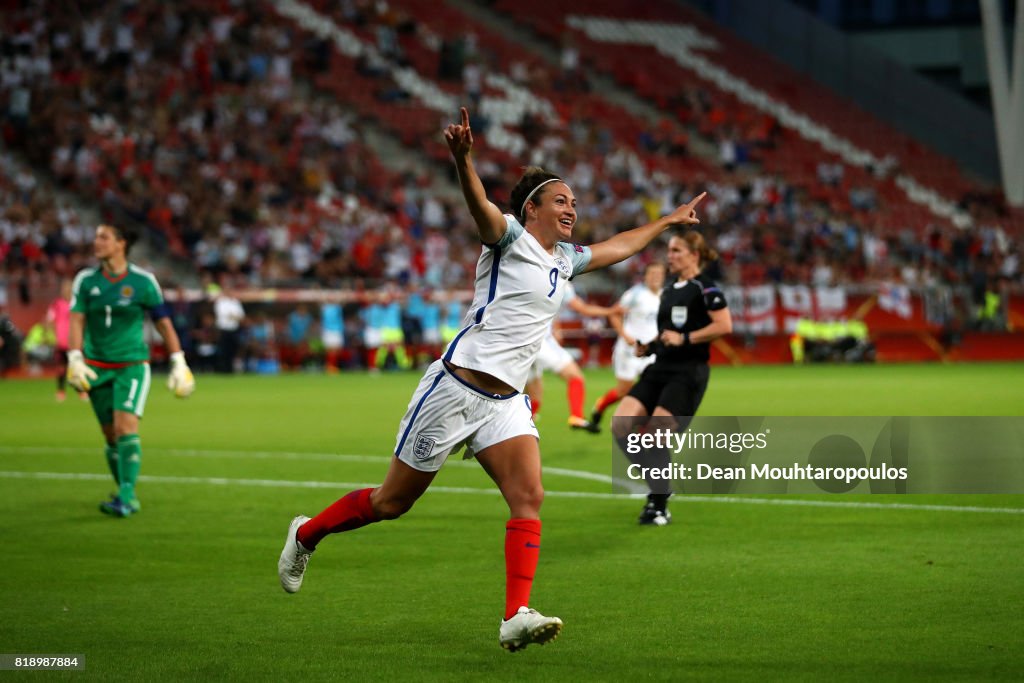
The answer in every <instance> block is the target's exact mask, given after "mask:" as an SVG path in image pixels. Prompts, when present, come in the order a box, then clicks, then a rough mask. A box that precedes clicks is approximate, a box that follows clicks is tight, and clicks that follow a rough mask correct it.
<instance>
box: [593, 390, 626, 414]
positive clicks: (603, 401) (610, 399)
mask: <svg viewBox="0 0 1024 683" xmlns="http://www.w3.org/2000/svg"><path fill="white" fill-rule="evenodd" d="M620 398H622V397H621V396H619V392H617V391H615V389H614V388H611V389H609V390H608V393H606V394H605V395H604V396H602V397H601V398H599V399H597V405H596V406H595V408H596V410H597V412H599V413H603V412H604V411H605V410H606V409H607V408H608V407H609V406H613V405H615V403H616V402H617V401H618V400H619V399H620Z"/></svg>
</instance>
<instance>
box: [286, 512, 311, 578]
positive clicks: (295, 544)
mask: <svg viewBox="0 0 1024 683" xmlns="http://www.w3.org/2000/svg"><path fill="white" fill-rule="evenodd" d="M308 521H309V517H306V516H305V515H299V516H298V517H296V518H295V519H293V520H292V523H291V524H290V525H288V536H287V537H286V538H285V539H284V550H282V551H281V558H280V559H279V560H278V561H277V575H278V576H279V577H280V579H281V588H283V589H285V591H286V592H288V593H298V592H299V589H300V588H302V577H303V575H304V574H305V573H306V564H307V563H308V562H309V556H310V555H312V554H313V551H312V550H306V549H305V548H303V547H302V544H301V543H299V541H298V539H297V538H295V533H296V532H297V531H298V530H299V527H300V526H302V525H303V524H305V523H306V522H308Z"/></svg>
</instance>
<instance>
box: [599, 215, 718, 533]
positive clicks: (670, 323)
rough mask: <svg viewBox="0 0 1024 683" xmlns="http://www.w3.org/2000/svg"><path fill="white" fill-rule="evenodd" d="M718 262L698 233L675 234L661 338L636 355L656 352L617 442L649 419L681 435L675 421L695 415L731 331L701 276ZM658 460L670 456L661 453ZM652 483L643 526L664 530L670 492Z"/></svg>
mask: <svg viewBox="0 0 1024 683" xmlns="http://www.w3.org/2000/svg"><path fill="white" fill-rule="evenodd" d="M717 258H718V253H717V252H716V251H715V250H714V249H712V248H710V247H709V246H708V245H707V243H706V242H705V241H704V237H703V236H702V235H701V234H700V233H699V232H696V231H695V230H689V231H687V232H685V233H680V234H677V235H673V236H672V238H671V239H670V240H669V242H668V269H669V271H671V272H672V273H675V274H676V276H677V277H676V279H675V281H673V282H671V283H670V284H669V285H667V286H666V287H665V289H663V290H662V292H661V303H660V305H659V307H658V337H657V339H655V340H653V341H652V342H651V343H649V344H646V343H640V342H639V341H638V342H637V354H638V355H640V356H646V355H649V354H652V353H653V354H656V355H657V357H656V359H655V361H654V363H652V364H651V365H649V366H648V367H647V368H646V369H645V370H644V371H643V374H642V375H641V376H640V381H638V382H637V383H636V384H635V385H633V388H632V389H630V391H629V395H628V396H626V397H625V398H624V399H622V403H620V404H619V407H618V409H617V410H616V411H615V417H619V418H621V417H625V418H633V419H630V420H618V421H616V422H615V423H614V424H613V425H612V429H613V431H614V432H615V437H616V438H617V439H620V440H621V439H623V438H625V436H626V435H625V434H624V433H621V432H622V431H623V430H624V429H626V428H629V427H635V426H636V425H637V422H640V421H642V420H644V419H646V418H649V417H653V418H655V419H657V420H659V422H666V424H663V425H660V426H664V427H666V428H669V429H674V430H680V431H682V430H683V429H685V425H677V424H675V422H676V421H675V419H674V418H673V416H677V417H679V416H683V417H692V416H693V415H696V414H697V408H698V407H699V406H700V402H701V399H703V398H704V391H705V390H706V389H707V387H708V378H709V377H710V372H711V371H710V369H709V368H708V359H709V357H710V348H711V342H712V341H714V340H715V339H717V338H718V337H721V336H722V335H725V334H729V333H730V332H732V315H731V314H730V313H729V309H728V307H727V304H726V301H725V296H724V295H723V294H722V291H721V290H720V289H719V288H718V287H717V286H715V283H714V282H712V281H711V279H710V278H708V277H707V276H706V275H704V274H703V273H702V272H701V270H702V269H703V267H704V266H705V265H706V264H707V263H709V262H711V261H713V260H715V259H717ZM657 457H661V458H667V457H668V455H667V453H666V452H662V453H660V454H659V455H658V456H657ZM651 464H652V465H657V464H668V463H667V462H665V463H651ZM648 484H649V485H651V486H652V488H651V493H650V494H648V496H647V504H646V505H645V506H644V509H643V512H641V513H640V520H639V521H640V523H641V524H654V525H656V526H664V525H665V524H668V522H669V521H670V520H671V519H672V515H671V514H670V513H669V511H668V498H669V496H670V495H671V492H670V491H669V490H667V488H664V487H665V486H667V484H666V482H665V480H657V481H649V482H648ZM655 489H657V490H655Z"/></svg>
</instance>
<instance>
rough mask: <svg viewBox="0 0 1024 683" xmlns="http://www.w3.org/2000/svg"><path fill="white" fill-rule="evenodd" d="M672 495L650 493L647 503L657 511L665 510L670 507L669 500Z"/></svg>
mask: <svg viewBox="0 0 1024 683" xmlns="http://www.w3.org/2000/svg"><path fill="white" fill-rule="evenodd" d="M671 495H672V494H671V493H648V494H647V502H648V503H650V504H651V506H652V507H653V508H654V509H655V510H664V509H665V508H666V507H667V506H668V499H669V496H671Z"/></svg>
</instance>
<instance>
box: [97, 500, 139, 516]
mask: <svg viewBox="0 0 1024 683" xmlns="http://www.w3.org/2000/svg"><path fill="white" fill-rule="evenodd" d="M100 512H102V513H103V514H105V515H110V516H111V517H131V516H132V514H134V510H132V508H131V506H130V505H129V504H128V503H125V502H124V501H122V500H121V499H120V498H118V497H117V496H114V497H113V498H111V499H110V500H105V501H103V502H102V503H100Z"/></svg>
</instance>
